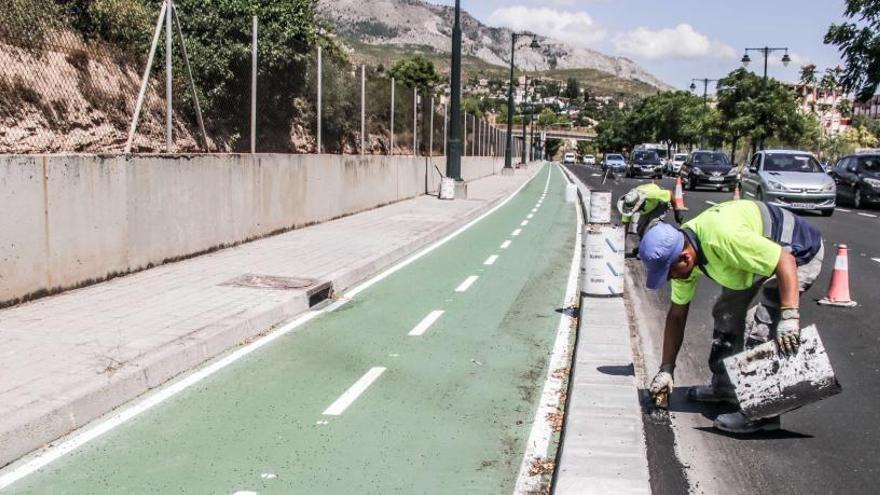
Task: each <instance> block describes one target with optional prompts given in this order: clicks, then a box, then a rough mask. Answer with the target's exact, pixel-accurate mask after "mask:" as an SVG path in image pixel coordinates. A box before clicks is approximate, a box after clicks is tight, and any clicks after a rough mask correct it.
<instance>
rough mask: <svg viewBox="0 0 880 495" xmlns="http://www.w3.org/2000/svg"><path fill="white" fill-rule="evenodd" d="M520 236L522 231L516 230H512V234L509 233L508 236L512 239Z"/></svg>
mask: <svg viewBox="0 0 880 495" xmlns="http://www.w3.org/2000/svg"><path fill="white" fill-rule="evenodd" d="M520 234H522V229H516V230H514V231H513V232H511V233H510V235H512V236H513V237H516V236H518V235H520Z"/></svg>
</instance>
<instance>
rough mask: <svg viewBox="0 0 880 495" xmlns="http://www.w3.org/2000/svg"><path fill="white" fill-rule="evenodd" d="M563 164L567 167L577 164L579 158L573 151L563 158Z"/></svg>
mask: <svg viewBox="0 0 880 495" xmlns="http://www.w3.org/2000/svg"><path fill="white" fill-rule="evenodd" d="M562 163H564V164H566V165H574V164H575V163H577V156H576V155H575V154H574V153H572V152H571V151H569V152H568V153H566V154H565V156H564V157H563V158H562Z"/></svg>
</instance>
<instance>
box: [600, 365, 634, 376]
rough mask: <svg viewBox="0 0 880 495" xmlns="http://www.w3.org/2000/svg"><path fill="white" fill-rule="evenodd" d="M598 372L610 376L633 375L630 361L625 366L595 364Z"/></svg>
mask: <svg viewBox="0 0 880 495" xmlns="http://www.w3.org/2000/svg"><path fill="white" fill-rule="evenodd" d="M596 369H597V370H598V371H599V373H603V374H605V375H612V376H635V371H634V370H633V365H632V363H630V364H627V365H626V366H619V365H618V366H597V367H596Z"/></svg>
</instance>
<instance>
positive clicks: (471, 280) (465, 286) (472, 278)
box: [455, 275, 480, 292]
mask: <svg viewBox="0 0 880 495" xmlns="http://www.w3.org/2000/svg"><path fill="white" fill-rule="evenodd" d="M478 278H480V277H478V276H476V275H471V276H470V277H468V278H466V279H465V280H464V282H462V283H461V285H459V286H458V287H456V289H455V292H467V290H468V289H470V288H471V286H472V285H474V282H476V281H477V279H478Z"/></svg>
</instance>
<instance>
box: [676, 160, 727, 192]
mask: <svg viewBox="0 0 880 495" xmlns="http://www.w3.org/2000/svg"><path fill="white" fill-rule="evenodd" d="M681 178H682V181H683V182H684V185H685V186H686V187H687V188H688V189H690V190H692V191H693V190H694V189H696V188H697V187H712V188H714V189H717V190H721V189H727V190H728V191H733V189H734V188H735V187H736V184H737V182H738V178H737V171H736V169H735V168H734V167H733V164H731V163H730V160H729V159H728V158H727V155H725V154H724V153H722V152H720V151H694V152H693V153H691V154H690V156H688V159H687V161H685V162H684V164H683V165H682V167H681Z"/></svg>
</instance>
